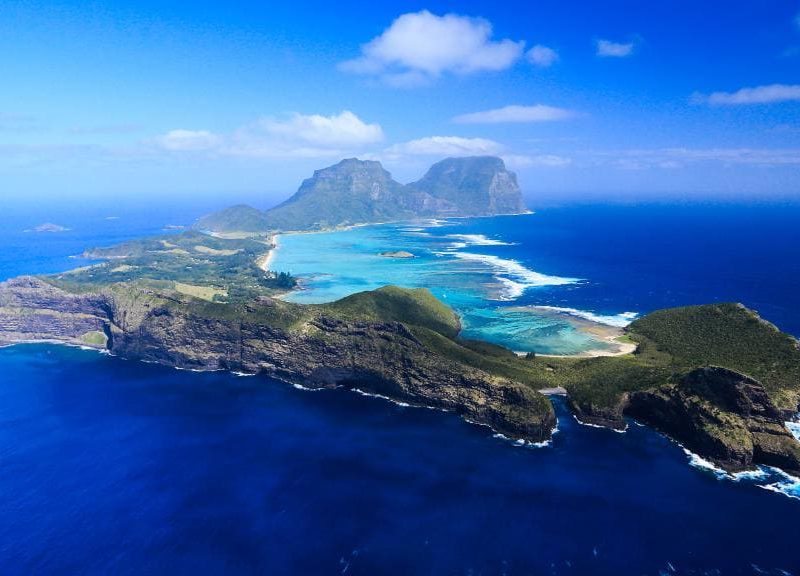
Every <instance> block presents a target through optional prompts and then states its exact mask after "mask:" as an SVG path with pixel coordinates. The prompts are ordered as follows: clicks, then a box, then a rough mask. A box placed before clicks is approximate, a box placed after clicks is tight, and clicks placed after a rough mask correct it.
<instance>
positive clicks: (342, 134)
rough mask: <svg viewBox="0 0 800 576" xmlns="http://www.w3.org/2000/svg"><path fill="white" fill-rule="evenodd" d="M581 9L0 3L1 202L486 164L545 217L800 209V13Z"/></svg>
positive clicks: (259, 186) (233, 194) (280, 191)
mask: <svg viewBox="0 0 800 576" xmlns="http://www.w3.org/2000/svg"><path fill="white" fill-rule="evenodd" d="M576 6H577V5H576V4H573V3H558V2H555V1H546V2H540V3H537V4H536V5H535V6H524V7H518V6H513V5H503V4H497V5H493V6H486V5H484V4H482V3H477V2H460V3H458V4H457V5H456V4H453V3H447V2H429V3H427V4H422V5H414V6H409V7H408V8H407V9H399V8H396V7H393V6H387V5H383V4H380V3H378V4H372V5H366V6H365V5H362V4H360V3H351V2H345V3H337V4H336V5H335V6H331V5H327V4H324V3H314V2H305V3H303V2H301V3H299V4H298V3H293V4H292V5H291V6H276V5H260V6H252V5H250V4H249V3H230V4H226V5H224V6H222V5H219V4H216V3H200V4H193V5H192V6H191V7H188V6H186V7H184V6H180V5H174V6H166V7H165V6H163V5H162V4H160V3H152V2H142V3H137V4H136V5H127V4H126V3H106V4H104V5H102V6H100V5H97V6H94V8H93V9H92V10H86V8H85V6H83V5H81V4H80V3H74V2H61V3H48V2H37V1H34V2H16V1H11V2H5V3H3V6H2V7H0V69H2V70H3V71H4V76H5V77H6V78H9V79H13V81H11V82H8V83H7V86H6V87H5V89H4V90H3V92H2V94H0V150H2V153H1V154H0V177H1V178H2V179H3V195H4V196H5V197H6V198H17V199H19V198H23V199H27V200H34V199H52V198H59V197H61V198H67V199H73V200H79V199H84V198H86V199H93V198H98V197H102V196H103V195H107V194H114V195H116V196H119V197H121V198H134V199H135V198H157V199H160V198H163V197H164V196H170V197H175V198H193V197H197V198H204V199H206V200H209V199H211V200H213V199H216V198H219V197H230V202H237V201H240V200H241V199H242V198H243V197H254V196H258V197H263V198H264V200H263V202H262V206H268V205H271V204H275V203H277V202H279V201H280V200H283V199H285V198H287V197H288V196H289V195H291V194H292V193H293V192H294V191H295V190H296V189H297V186H298V185H299V184H300V182H301V181H302V180H303V179H304V178H307V177H308V176H310V175H311V173H312V172H313V170H314V169H318V168H321V167H324V166H328V165H330V164H333V163H335V162H336V161H338V160H340V159H341V158H345V157H353V156H356V157H360V158H370V159H376V160H380V161H381V162H382V163H383V164H384V166H385V167H386V169H387V170H389V171H390V172H391V173H392V174H393V176H394V177H395V178H396V179H397V180H399V181H401V182H407V181H410V180H414V179H415V178H418V177H419V176H420V175H421V174H422V173H423V172H424V171H425V169H426V168H427V166H429V165H430V164H431V163H433V162H435V161H437V160H439V159H441V158H444V157H447V156H462V155H485V154H491V155H498V156H501V157H503V158H504V160H505V161H506V163H507V165H508V167H509V168H510V169H511V170H513V171H515V172H516V173H517V174H518V176H519V181H520V185H521V187H522V189H523V191H524V192H525V194H526V196H527V197H529V198H536V199H538V200H539V202H540V203H541V204H544V205H552V204H562V203H575V202H579V203H584V202H587V201H591V202H603V201H615V202H616V201H625V202H630V201H662V200H681V201H685V200H690V201H694V200H722V201H728V200H736V201H742V200H747V201H750V200H763V199H768V200H771V201H772V200H780V199H783V200H786V199H797V198H800V173H799V172H798V166H800V129H798V119H800V84H798V77H797V66H798V62H799V61H800V17H799V16H798V15H799V14H800V6H798V5H797V3H796V2H789V1H775V2H768V3H759V4H758V5H755V4H754V3H744V2H739V3H733V4H727V5H726V6H725V9H724V10H723V9H720V7H718V6H716V5H713V4H702V5H696V3H694V4H693V3H690V2H683V1H681V2H674V3H669V4H668V5H667V4H664V5H655V6H653V5H647V6H643V5H640V4H639V3H634V2H626V1H622V0H617V1H610V2H606V3H605V4H604V5H603V9H597V10H592V11H586V10H583V11H581V12H580V18H578V17H576ZM298 14H302V17H301V18H298V17H297V16H298ZM204 201H205V200H204Z"/></svg>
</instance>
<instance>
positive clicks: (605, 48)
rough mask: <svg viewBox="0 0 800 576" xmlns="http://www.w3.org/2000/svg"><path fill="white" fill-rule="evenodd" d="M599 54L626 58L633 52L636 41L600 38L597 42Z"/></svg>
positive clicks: (604, 56)
mask: <svg viewBox="0 0 800 576" xmlns="http://www.w3.org/2000/svg"><path fill="white" fill-rule="evenodd" d="M596 46H597V55H598V56H600V57H601V58H625V57H627V56H630V55H631V54H633V48H634V43H633V42H628V43H622V42H612V41H611V40H602V39H601V40H598V41H597V43H596Z"/></svg>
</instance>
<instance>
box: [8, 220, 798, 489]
mask: <svg viewBox="0 0 800 576" xmlns="http://www.w3.org/2000/svg"><path fill="white" fill-rule="evenodd" d="M271 247H272V244H271V240H270V239H269V238H263V239H253V238H250V239H247V238H245V239H224V238H215V237H211V236H207V235H204V234H200V233H197V232H186V233H183V234H173V235H166V236H162V237H158V238H152V239H145V240H140V241H134V242H127V243H125V244H122V245H119V246H115V247H111V248H102V249H94V250H90V251H88V252H87V253H86V256H88V257H92V258H96V259H100V260H102V262H101V263H99V264H97V265H94V266H90V267H85V268H80V269H77V270H73V271H71V272H66V273H62V274H57V275H53V276H48V277H23V278H17V279H13V280H9V281H7V282H3V283H0V344H2V343H14V342H21V341H37V340H38V341H45V340H46V341H60V342H65V343H71V344H76V345H82V346H87V345H88V346H93V347H96V348H103V349H107V350H109V351H111V352H113V353H114V354H116V355H119V356H122V357H125V358H131V359H141V360H147V361H151V362H158V363H161V364H165V365H169V366H176V367H181V368H193V369H200V370H216V369H228V370H236V371H241V372H247V373H258V372H262V373H265V374H268V375H271V376H274V377H278V378H281V379H283V380H287V381H290V382H293V383H296V384H300V385H303V386H308V387H317V388H318V387H335V386H342V387H347V388H358V389H361V390H365V391H369V392H373V393H376V394H382V395H385V396H388V397H390V398H393V399H396V400H400V401H403V402H408V403H412V404H417V405H425V406H432V407H437V408H442V409H446V410H451V411H454V412H456V413H458V414H461V415H463V416H464V417H465V418H467V419H469V420H470V421H473V422H478V423H482V424H486V425H489V426H491V427H492V428H494V429H495V430H497V431H499V432H502V433H503V434H506V435H507V436H511V437H514V438H524V439H526V440H530V441H536V442H539V441H542V440H545V439H547V438H549V436H550V434H551V430H552V429H553V427H554V426H555V423H556V422H555V416H554V411H553V408H552V406H551V405H550V403H549V402H548V401H547V399H546V398H545V397H544V396H542V395H541V394H540V393H538V391H539V390H542V389H557V388H563V389H566V391H567V392H568V396H569V403H570V406H571V407H572V409H573V410H574V412H575V415H576V417H577V418H578V419H579V420H581V421H582V422H586V423H591V424H598V425H603V426H610V427H613V428H618V429H623V428H625V426H626V420H625V418H626V417H634V418H636V419H638V420H639V421H641V422H644V423H646V424H650V425H651V426H653V427H655V428H657V429H659V430H661V431H663V432H664V433H666V434H668V435H669V436H671V437H672V438H675V439H676V440H678V441H680V442H681V443H683V444H684V445H685V446H686V447H688V448H689V449H691V450H693V451H695V452H697V453H699V454H701V455H702V456H704V457H706V458H709V459H711V460H713V461H714V462H716V463H717V464H718V465H720V466H722V467H724V468H725V469H727V470H741V469H745V468H751V467H752V466H754V465H757V464H768V465H772V466H778V467H780V468H782V469H784V470H787V471H789V472H792V473H800V444H799V443H798V442H797V440H796V439H795V438H794V437H793V436H792V435H791V434H790V433H789V431H788V430H787V429H786V427H785V426H784V420H786V419H789V418H790V417H793V416H794V415H795V414H796V412H797V410H798V402H799V401H800V350H798V345H797V341H796V340H795V339H794V338H792V337H791V336H788V335H786V334H783V333H781V332H780V331H779V330H778V329H777V328H776V327H775V326H773V325H771V324H769V323H767V322H765V321H763V320H761V319H760V318H759V317H758V315H757V314H756V313H755V312H753V311H751V310H748V309H747V308H745V307H744V306H742V305H739V304H714V305H707V306H692V307H686V308H675V309H670V310H660V311H657V312H653V313H651V314H648V315H646V316H644V317H643V318H640V319H638V320H636V321H635V322H633V323H632V324H631V325H630V326H629V327H628V329H627V335H628V337H629V338H630V339H631V340H632V341H634V342H636V343H637V344H638V348H637V350H636V353H634V354H628V355H624V356H617V357H600V358H554V357H545V356H541V357H520V356H517V355H515V354H514V353H512V352H511V351H509V350H507V349H505V348H502V347H500V346H496V345H493V344H488V343H485V342H477V341H474V340H462V339H460V338H459V331H460V323H459V319H458V317H457V316H456V314H455V313H454V312H453V311H452V310H451V309H450V308H449V307H447V306H446V305H444V304H443V303H442V302H440V301H439V300H437V299H436V298H435V297H434V296H433V295H432V294H431V293H430V292H429V291H428V290H425V289H417V290H408V289H404V288H398V287H394V286H386V287H383V288H380V289H378V290H374V291H370V292H362V293H359V294H354V295H352V296H349V297H347V298H344V299H342V300H339V301H337V302H332V303H329V304H321V305H299V304H292V303H289V302H285V301H283V300H280V299H278V298H275V296H276V295H278V293H279V292H281V291H285V290H287V289H290V288H291V287H292V286H293V285H294V280H293V279H292V278H291V276H289V275H287V274H279V273H275V272H268V271H264V270H263V269H262V268H261V267H259V266H258V265H257V262H259V261H263V259H264V257H265V255H266V254H267V253H268V251H269V250H270V249H271Z"/></svg>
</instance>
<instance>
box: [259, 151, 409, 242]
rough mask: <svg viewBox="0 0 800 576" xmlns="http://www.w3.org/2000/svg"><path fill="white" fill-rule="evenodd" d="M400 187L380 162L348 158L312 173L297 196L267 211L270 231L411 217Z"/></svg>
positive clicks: (266, 215)
mask: <svg viewBox="0 0 800 576" xmlns="http://www.w3.org/2000/svg"><path fill="white" fill-rule="evenodd" d="M405 200H406V194H405V189H404V187H403V185H402V184H400V183H399V182H396V181H395V180H393V179H392V175H391V174H389V173H388V172H387V171H386V170H384V169H383V166H381V163H380V162H375V161H371V160H358V159H356V158H349V159H347V160H342V161H341V162H339V163H338V164H334V165H333V166H329V167H328V168H323V169H322V170H316V171H315V172H314V175H313V176H312V177H311V178H308V179H306V180H304V181H303V183H302V184H301V185H300V188H299V189H298V190H297V192H296V193H295V194H294V196H292V197H291V198H289V199H288V200H286V201H285V202H283V203H282V204H279V205H278V206H276V207H275V208H272V209H271V210H268V211H267V212H266V213H265V214H264V217H265V221H266V223H267V226H268V228H270V229H273V230H307V229H314V228H330V227H335V226H346V225H349V224H361V223H365V222H384V221H387V220H397V219H402V218H409V217H412V216H413V212H411V211H410V210H409V207H407V206H406V205H405V203H404V202H405Z"/></svg>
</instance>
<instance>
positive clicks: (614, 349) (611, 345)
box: [516, 306, 636, 358]
mask: <svg viewBox="0 0 800 576" xmlns="http://www.w3.org/2000/svg"><path fill="white" fill-rule="evenodd" d="M523 309H524V310H529V311H534V312H536V313H538V314H542V315H544V316H552V317H556V318H559V319H561V320H566V321H567V322H569V323H570V324H571V325H573V326H574V327H575V328H576V329H577V330H580V331H581V332H584V333H586V334H589V335H590V336H591V337H592V338H594V339H595V340H597V341H599V342H603V343H605V344H607V345H608V347H604V348H598V349H593V350H586V351H584V352H581V353H579V354H537V356H540V357H542V358H599V357H601V356H624V355H626V354H632V353H633V352H635V351H636V343H634V342H631V341H629V340H628V339H627V337H626V335H625V331H624V329H623V328H621V327H618V326H609V325H608V324H602V323H600V322H593V321H592V320H587V319H586V318H581V317H579V316H575V315H573V314H570V313H569V312H566V311H561V310H556V309H553V308H551V307H546V306H525V307H520V310H523ZM516 353H517V354H518V355H520V356H524V355H525V354H526V352H516Z"/></svg>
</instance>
